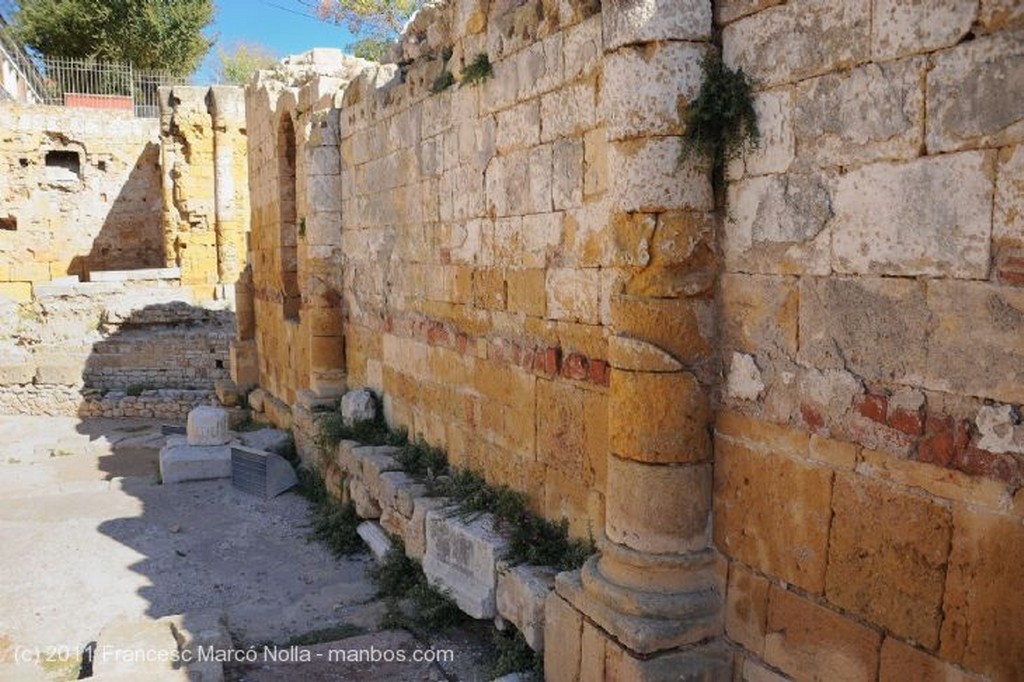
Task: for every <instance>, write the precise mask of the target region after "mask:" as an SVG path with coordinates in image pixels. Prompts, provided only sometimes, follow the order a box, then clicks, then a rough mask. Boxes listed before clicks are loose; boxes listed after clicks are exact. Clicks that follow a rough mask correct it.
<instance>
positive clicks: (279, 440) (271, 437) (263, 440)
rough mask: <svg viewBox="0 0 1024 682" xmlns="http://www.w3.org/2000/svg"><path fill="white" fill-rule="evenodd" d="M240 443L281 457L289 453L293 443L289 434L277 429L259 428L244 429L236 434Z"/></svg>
mask: <svg viewBox="0 0 1024 682" xmlns="http://www.w3.org/2000/svg"><path fill="white" fill-rule="evenodd" d="M238 439H239V440H241V441H242V445H245V446H246V447H249V448H255V449H257V450H266V451H267V452H273V453H274V454H276V455H281V456H282V457H284V456H287V455H288V454H289V450H291V449H292V447H293V446H294V443H293V442H292V437H291V434H289V433H288V432H286V431H280V430H278V429H260V430H258V431H246V432H244V433H240V434H238Z"/></svg>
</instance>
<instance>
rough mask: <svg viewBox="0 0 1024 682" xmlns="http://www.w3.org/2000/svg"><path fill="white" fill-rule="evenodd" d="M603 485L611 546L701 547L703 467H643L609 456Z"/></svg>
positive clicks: (707, 484)
mask: <svg viewBox="0 0 1024 682" xmlns="http://www.w3.org/2000/svg"><path fill="white" fill-rule="evenodd" d="M608 481H609V485H608V491H607V503H606V512H605V532H606V533H607V535H608V539H610V540H611V541H612V542H617V543H619V544H622V545H626V546H627V547H631V548H633V549H636V550H639V551H641V552H654V553H676V554H684V553H686V552H690V551H694V550H698V549H702V548H703V547H704V546H705V545H706V544H707V526H708V506H709V503H708V500H710V494H711V471H710V467H709V466H708V465H705V464H696V465H690V466H666V465H658V464H643V463H640V462H633V461H629V460H624V459H620V458H619V457H615V456H612V457H609V458H608ZM681 491H685V494H682V493H681Z"/></svg>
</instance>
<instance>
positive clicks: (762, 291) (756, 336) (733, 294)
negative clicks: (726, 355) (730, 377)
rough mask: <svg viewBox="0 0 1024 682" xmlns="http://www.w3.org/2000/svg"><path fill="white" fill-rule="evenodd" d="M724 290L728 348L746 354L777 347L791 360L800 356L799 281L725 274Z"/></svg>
mask: <svg viewBox="0 0 1024 682" xmlns="http://www.w3.org/2000/svg"><path fill="white" fill-rule="evenodd" d="M720 291H721V299H722V310H723V314H722V320H721V324H722V327H721V334H722V340H723V341H724V346H725V347H727V348H732V349H735V350H738V351H740V352H743V353H757V352H759V351H763V349H768V348H777V349H779V350H781V351H782V352H783V353H785V354H786V355H788V356H790V357H793V356H794V355H796V351H797V328H798V312H799V304H798V302H799V298H798V292H797V283H796V279H795V278H793V277H783V276H762V275H745V274H724V275H722V278H721V284H720Z"/></svg>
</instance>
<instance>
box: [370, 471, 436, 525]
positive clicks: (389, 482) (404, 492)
mask: <svg viewBox="0 0 1024 682" xmlns="http://www.w3.org/2000/svg"><path fill="white" fill-rule="evenodd" d="M379 481H380V483H379V484H378V486H377V489H378V493H379V496H378V498H377V500H378V502H379V503H380V505H381V507H390V508H392V509H394V510H395V511H397V512H398V513H399V514H401V515H402V516H405V517H409V518H411V517H412V514H413V511H414V506H415V500H416V498H418V497H422V496H423V495H425V494H426V493H427V487H426V486H425V485H423V484H422V483H417V482H416V479H414V478H412V477H411V476H409V474H407V473H405V472H404V471H386V472H383V473H382V474H380V477H379Z"/></svg>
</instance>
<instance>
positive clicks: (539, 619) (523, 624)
mask: <svg viewBox="0 0 1024 682" xmlns="http://www.w3.org/2000/svg"><path fill="white" fill-rule="evenodd" d="M554 587H555V569H553V568H551V567H549V566H529V565H519V566H504V567H501V568H499V569H498V588H497V593H496V600H497V609H498V613H499V614H500V615H501V617H502V618H504V619H505V620H507V621H508V622H510V623H512V624H513V625H515V626H516V628H517V629H518V630H519V632H520V633H522V635H523V638H524V639H525V640H526V643H527V644H529V645H530V648H531V649H533V650H534V651H541V650H542V649H543V648H544V608H545V603H546V601H547V598H548V594H550V593H551V591H552V590H553V589H554Z"/></svg>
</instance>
